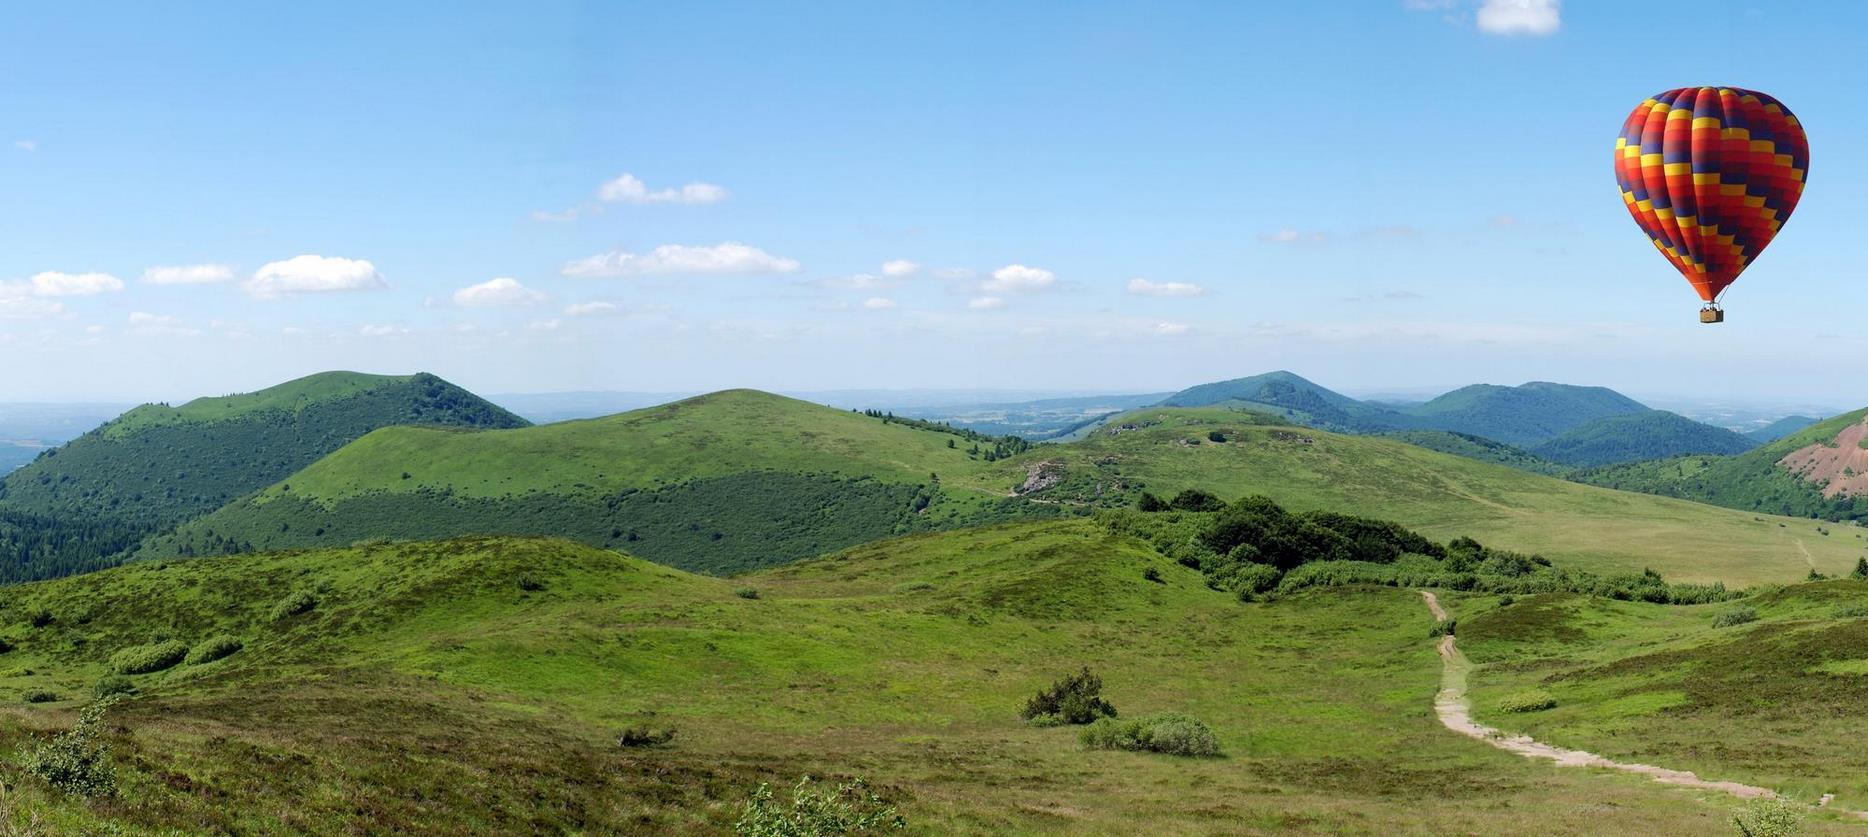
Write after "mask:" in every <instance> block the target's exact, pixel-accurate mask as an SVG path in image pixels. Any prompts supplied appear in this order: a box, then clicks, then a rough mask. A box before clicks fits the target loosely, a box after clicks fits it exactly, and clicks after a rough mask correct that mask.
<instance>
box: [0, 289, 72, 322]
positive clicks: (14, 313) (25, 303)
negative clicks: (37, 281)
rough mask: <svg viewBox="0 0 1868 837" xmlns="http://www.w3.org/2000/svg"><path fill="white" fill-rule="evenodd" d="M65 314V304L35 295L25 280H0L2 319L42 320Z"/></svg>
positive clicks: (0, 314) (0, 313)
mask: <svg viewBox="0 0 1868 837" xmlns="http://www.w3.org/2000/svg"><path fill="white" fill-rule="evenodd" d="M64 315H65V305H64V303H62V302H56V301H53V300H50V299H40V298H38V297H36V296H34V295H33V292H32V286H31V285H29V284H27V283H25V282H0V320H42V319H50V318H53V317H62V316H64Z"/></svg>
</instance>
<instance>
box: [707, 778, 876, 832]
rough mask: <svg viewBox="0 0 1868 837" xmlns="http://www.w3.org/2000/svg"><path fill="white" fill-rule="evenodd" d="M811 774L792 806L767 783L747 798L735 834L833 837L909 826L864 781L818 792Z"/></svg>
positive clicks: (794, 795) (793, 791)
mask: <svg viewBox="0 0 1868 837" xmlns="http://www.w3.org/2000/svg"><path fill="white" fill-rule="evenodd" d="M815 781H816V780H814V779H812V778H811V777H809V776H806V777H804V778H802V779H799V780H798V784H797V785H796V786H794V787H793V788H792V789H791V804H790V805H781V804H779V802H778V800H777V799H775V798H774V794H773V793H772V786H771V785H768V784H765V783H763V782H761V783H760V784H759V787H758V789H756V790H754V791H753V792H752V798H751V799H748V800H746V807H745V809H744V812H743V813H742V814H740V818H739V822H736V823H734V824H733V833H734V834H738V835H741V837H827V836H828V835H835V834H862V833H867V832H875V831H900V830H903V829H905V828H907V827H908V822H907V821H906V820H904V819H902V816H901V814H900V813H898V812H897V811H896V810H895V806H893V805H890V804H888V803H886V802H884V801H883V800H882V798H881V797H879V796H877V795H876V794H875V792H874V791H872V790H870V789H869V785H868V783H866V782H864V781H863V780H862V779H857V780H855V781H851V782H845V783H841V784H838V785H837V787H836V789H834V790H829V789H826V790H815V789H813V787H812V786H813V784H815Z"/></svg>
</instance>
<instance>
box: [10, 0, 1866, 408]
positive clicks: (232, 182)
mask: <svg viewBox="0 0 1868 837" xmlns="http://www.w3.org/2000/svg"><path fill="white" fill-rule="evenodd" d="M385 5H397V6H398V7H399V8H395V9H385V8H383V6H385ZM460 5H462V8H460V9H451V10H446V11H445V12H444V11H441V10H436V9H429V8H425V7H422V6H419V5H418V4H363V3H358V4H346V3H321V4H304V5H302V6H301V7H298V8H290V9H288V8H285V7H278V6H269V7H267V8H259V7H257V6H256V5H255V4H234V3H228V4H194V5H178V6H165V7H164V8H162V9H154V8H148V7H146V6H144V5H133V4H120V5H109V4H107V5H104V6H91V7H86V8H85V9H84V10H82V11H76V10H73V11H62V10H59V9H56V8H50V7H44V6H33V7H19V6H13V7H8V8H6V9H5V10H3V11H0V77H3V78H5V79H7V82H6V83H5V84H4V85H0V229H3V230H4V231H5V237H4V242H5V246H4V247H0V369H4V372H3V373H0V400H57V399H73V398H110V399H145V398H147V399H165V400H178V399H184V398H187V397H192V396H195V395H201V394H215V393H221V392H227V391H235V390H244V389H251V388H255V387H260V386H265V385H268V384H270V383H274V382H277V381H279V380H283V379H285V378H288V377H293V376H296V375H299V374H304V373H308V372H313V371H318V370H322V369H330V368H353V369H365V370H371V371H385V372H406V371H413V370H417V369H422V370H429V371H433V372H436V373H438V374H441V375H443V376H445V377H448V378H450V379H453V380H456V381H457V382H459V383H462V384H464V385H466V386H469V387H471V388H475V389H478V390H481V391H488V392H511V391H547V390H564V389H626V390H663V391H665V390H682V391H690V390H701V389H711V388H718V387H727V386H755V387H761V388H767V389H829V388H890V387H936V388H1017V389H1054V390H1065V389H1075V390H1085V389H1088V390H1160V389H1171V388H1175V387H1179V386H1182V385H1186V384H1190V383H1194V382H1198V381H1203V380H1210V379H1214V378H1221V377H1232V376H1236V375H1243V374H1251V373H1255V372H1260V371H1266V370H1269V369H1274V368H1289V369H1292V370H1295V371H1298V372H1300V373H1302V374H1305V375H1308V376H1310V377H1312V378H1314V379H1316V380H1318V381H1320V382H1322V383H1325V384H1328V385H1333V386H1337V387H1339V388H1342V389H1347V390H1352V391H1354V390H1378V389H1379V390H1398V389H1413V388H1425V387H1434V386H1452V385H1458V384H1464V383H1470V382H1474V381H1490V382H1496V383H1519V382H1522V381H1526V380H1534V379H1543V380H1559V381H1567V382H1575V383H1590V384H1605V385H1610V386H1615V387H1618V388H1621V389H1624V390H1627V391H1629V392H1632V393H1637V394H1652V395H1667V394H1706V395H1725V396H1731V397H1735V398H1746V397H1756V398H1800V399H1813V400H1819V401H1822V402H1825V403H1834V404H1837V405H1845V406H1846V405H1856V404H1860V403H1868V380H1865V379H1863V378H1862V377H1861V376H1859V375H1856V374H1853V366H1854V364H1851V363H1848V362H1847V359H1848V358H1860V357H1863V356H1864V355H1868V334H1864V330H1863V329H1862V328H1861V322H1862V315H1861V313H1860V312H1861V302H1862V294H1861V292H1860V291H1859V290H1858V288H1860V287H1861V284H1860V281H1859V279H1858V274H1859V270H1860V269H1859V267H1858V266H1857V264H1856V259H1854V258H1852V256H1853V247H1852V245H1853V243H1854V240H1855V238H1856V236H1855V235H1853V234H1852V233H1854V230H1853V228H1852V227H1853V226H1854V225H1853V224H1852V223H1851V222H1852V221H1854V220H1855V219H1858V218H1861V217H1863V212H1862V210H1863V206H1862V205H1861V204H1862V203H1863V201H1865V200H1868V188H1864V187H1868V152H1863V151H1861V149H1864V148H1868V119H1864V116H1863V113H1864V111H1863V110H1862V108H1861V106H1860V104H1859V97H1858V96H1857V95H1855V90H1854V85H1855V76H1856V75H1857V74H1858V71H1857V69H1856V54H1857V52H1858V47H1859V44H1860V43H1861V41H1862V39H1863V37H1864V36H1865V35H1868V12H1864V11H1863V10H1861V9H1860V8H1859V7H1858V6H1856V5H1855V4H1840V3H1838V4H1789V3H1772V4H1766V3H1761V2H1740V3H1730V4H1723V3H1717V2H1692V3H1664V2H1656V3H1648V4H1643V6H1642V7H1641V8H1640V9H1638V10H1637V9H1634V8H1632V7H1630V6H1628V5H1627V4H1618V3H1584V2H1579V1H1578V0H1571V2H1568V3H1563V4H1561V5H1560V6H1559V5H1558V4H1557V3H1545V2H1538V1H1537V0H1394V2H1387V0H1369V1H1368V2H1355V3H1331V4H1292V3H1213V4H1146V5H1144V4H1092V3H1056V4H1038V3H1032V4H1004V3H979V4H964V3H940V4H932V3H930V4H908V3H888V4H876V3H850V4H836V3H812V4H796V5H789V6H786V5H781V4H771V3H747V4H655V5H649V4H608V3H532V4H526V6H525V7H524V8H523V9H521V8H520V7H519V6H518V5H517V4H510V5H496V4H490V3H489V4H460ZM1663 32H1664V33H1665V34H1664V35H1662V34H1660V33H1663ZM1702 83H1705V84H1734V85H1739V86H1746V87H1753V88H1757V89H1760V90H1765V91H1768V92H1770V93H1772V94H1773V95H1775V96H1777V97H1778V98H1780V99H1782V100H1783V101H1785V102H1786V103H1787V104H1789V105H1790V107H1792V108H1793V109H1795V110H1796V111H1797V113H1798V115H1799V116H1800V118H1801V119H1802V121H1803V122H1804V124H1805V125H1806V127H1807V129H1808V131H1809V133H1810V137H1811V146H1812V153H1811V157H1812V166H1811V169H1812V172H1811V176H1810V187H1809V189H1808V191H1807V192H1806V193H1805V197H1804V200H1803V203H1802V205H1801V206H1800V207H1799V208H1798V211H1797V214H1796V217H1795V218H1794V219H1793V220H1792V221H1791V222H1790V224H1789V225H1788V227H1787V228H1786V230H1785V232H1784V233H1783V235H1782V236H1780V237H1779V238H1778V240H1777V241H1776V242H1775V243H1774V244H1773V246H1772V247H1771V249H1770V250H1769V251H1768V252H1767V253H1766V254H1765V255H1764V257H1763V258H1762V259H1761V260H1760V261H1759V262H1758V263H1757V265H1756V266H1755V267H1754V268H1753V269H1752V270H1751V271H1750V272H1748V273H1747V274H1746V275H1745V276H1744V277H1743V278H1742V279H1740V281H1739V283H1738V284H1737V285H1736V286H1734V288H1733V289H1732V291H1731V292H1730V293H1729V294H1728V295H1727V297H1726V301H1727V305H1728V309H1729V310H1730V312H1731V315H1730V317H1731V319H1730V321H1729V322H1728V323H1726V324H1724V325H1723V326H1719V327H1702V326H1700V325H1699V324H1698V323H1697V322H1696V321H1695V317H1694V312H1695V310H1696V307H1697V301H1696V297H1695V296H1694V295H1693V293H1692V291H1691V290H1690V289H1689V288H1688V286H1687V285H1686V283H1685V282H1684V280H1682V279H1680V278H1679V277H1678V275H1677V274H1675V273H1674V272H1673V271H1672V269H1671V268H1670V267H1669V266H1668V265H1667V264H1666V263H1665V261H1664V260H1663V259H1662V258H1661V257H1660V256H1659V255H1658V254H1657V253H1655V252H1654V251H1653V248H1652V247H1651V245H1649V244H1648V243H1647V241H1646V239H1645V237H1644V236H1643V235H1642V234H1641V233H1640V232H1639V231H1638V230H1637V229H1636V228H1635V226H1634V224H1633V223H1632V222H1631V221H1630V219H1629V218H1628V217H1627V215H1626V213H1625V212H1624V211H1623V210H1622V208H1621V206H1620V200H1619V197H1618V196H1617V193H1616V189H1615V186H1614V179H1613V175H1612V172H1611V169H1610V156H1609V150H1610V148H1611V146H1612V144H1613V139H1614V136H1615V133H1616V131H1617V129H1618V128H1619V127H1620V124H1621V121H1622V120H1623V118H1625V116H1626V114H1627V113H1628V111H1629V110H1630V109H1631V108H1633V107H1634V105H1635V104H1636V103H1638V102H1639V101H1640V100H1641V99H1642V98H1644V97H1645V96H1647V95H1650V94H1652V93H1655V92H1658V91H1660V90H1663V89H1667V88H1670V87H1678V86H1684V85H1689V84H1702ZM891 264H893V266H892V268H890V269H888V270H885V265H891ZM163 268H171V269H169V270H164V269H163Z"/></svg>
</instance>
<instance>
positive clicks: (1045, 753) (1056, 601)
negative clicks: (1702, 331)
mask: <svg viewBox="0 0 1868 837" xmlns="http://www.w3.org/2000/svg"><path fill="white" fill-rule="evenodd" d="M897 429H899V428H897ZM740 591H744V592H740ZM8 592H9V595H8V597H7V599H6V601H5V603H4V605H5V606H4V608H0V638H4V639H5V640H6V642H7V644H8V645H7V647H8V649H9V650H8V651H6V652H5V654H4V655H3V656H0V662H4V665H5V666H7V667H8V668H7V669H6V671H5V672H4V674H0V692H4V693H6V694H7V696H8V697H12V698H14V700H12V701H10V702H7V703H6V704H4V705H0V748H4V749H6V750H7V751H9V752H11V751H13V750H14V749H15V748H19V747H22V746H30V745H32V744H33V743H34V742H35V741H43V740H45V739H46V738H47V737H48V735H49V732H50V731H51V730H55V729H60V728H64V727H67V726H69V725H70V724H71V723H72V710H73V709H74V708H75V706H76V705H77V704H78V703H79V702H80V700H83V699H88V698H87V697H84V696H88V694H89V693H90V691H91V690H92V688H93V686H94V685H95V684H97V683H99V681H100V680H103V679H104V678H106V677H107V676H108V672H110V671H111V668H112V665H111V661H112V659H113V658H116V657H118V655H120V654H123V653H124V652H126V651H129V650H132V649H146V650H145V651H144V652H143V653H142V654H141V656H142V657H143V658H146V659H156V660H160V659H162V655H161V654H159V653H156V652H158V651H160V650H161V649H160V648H149V646H150V645H151V644H158V643H170V644H172V646H173V647H181V648H193V649H205V648H207V647H208V646H209V645H210V643H209V640H210V639H212V638H215V637H226V638H229V639H232V640H235V641H237V643H238V650H236V651H234V652H233V653H232V654H231V655H229V656H226V657H224V658H223V659H219V660H216V661H212V662H204V663H199V664H190V663H182V664H179V665H175V666H173V667H171V668H167V669H166V670H161V671H156V672H154V673H146V674H136V675H125V676H119V677H116V678H115V679H114V680H112V681H111V682H112V683H113V684H115V685H114V686H113V688H117V689H123V688H128V689H131V690H132V692H131V696H130V697H129V698H128V700H127V701H124V702H120V703H118V704H116V705H115V706H113V707H112V708H110V709H109V714H108V715H107V717H106V722H105V724H104V726H103V728H102V730H101V731H100V733H99V738H98V743H100V744H102V745H104V746H107V747H109V748H110V749H111V750H112V751H114V759H113V760H112V762H113V763H114V765H115V776H116V785H117V793H116V795H115V797H114V798H112V799H106V800H100V801H96V802H86V801H84V800H82V799H79V798H76V797H68V796H63V795H61V794H59V793H57V792H56V791H54V790H52V789H51V788H50V787H49V786H48V785H46V784H45V783H44V782H42V781H41V780H39V779H38V778H35V777H34V776H33V775H31V774H29V773H28V772H26V771H25V770H23V769H21V768H18V767H14V766H9V768H8V769H9V772H8V777H7V783H8V787H7V795H6V797H5V801H4V814H5V816H6V817H8V818H9V820H8V821H9V825H12V824H16V823H25V822H27V821H28V820H31V821H33V822H36V823H37V825H36V826H35V827H36V828H37V829H39V830H40V831H41V832H42V833H151V832H162V831H166V830H169V829H175V830H179V831H182V832H187V833H195V832H208V833H279V832H302V833H410V832H421V833H593V834H611V833H624V834H667V833H684V834H686V833H722V832H725V831H727V830H728V829H729V828H730V827H731V824H732V823H733V822H734V821H735V820H736V819H737V818H738V817H739V816H740V813H741V811H742V806H743V804H744V802H745V801H746V800H747V799H748V798H749V797H750V796H751V794H752V792H753V789H754V788H755V787H756V786H757V785H758V784H759V783H761V782H769V783H771V784H772V785H774V786H776V787H777V788H779V789H780V795H781V798H783V797H784V796H785V795H787V793H788V791H787V789H788V788H789V787H790V786H791V785H792V784H793V783H794V782H796V781H797V779H798V777H799V776H801V775H805V774H809V775H813V776H821V777H829V778H830V779H831V780H833V781H836V780H844V779H847V778H849V777H852V776H862V777H865V778H867V779H868V780H869V781H870V782H871V784H872V786H873V787H874V788H876V790H877V791H878V793H880V794H882V795H883V796H884V797H885V798H886V799H887V800H889V802H890V803H892V804H894V805H895V806H897V807H898V808H899V810H900V811H901V813H902V815H903V816H904V817H905V818H906V819H907V821H908V823H909V825H910V831H909V833H916V834H1005V833H1021V834H1023V833H1097V834H1130V833H1137V832H1141V831H1147V832H1149V833H1162V834H1192V833H1211V832H1213V831H1214V830H1215V829H1216V828H1217V829H1219V830H1223V831H1233V830H1237V831H1241V832H1257V831H1295V832H1300V833H1311V834H1340V833H1406V832H1419V833H1485V834H1543V833H1548V832H1549V826H1550V823H1552V822H1563V821H1568V820H1566V819H1565V818H1567V817H1573V816H1574V815H1575V812H1576V811H1578V810H1587V811H1588V812H1589V826H1590V831H1591V832H1592V833H1598V834H1623V833H1627V834H1654V833H1674V832H1681V831H1689V832H1710V831H1715V830H1719V829H1721V828H1723V827H1724V822H1725V820H1726V818H1727V817H1728V816H1729V811H1730V803H1728V802H1725V801H1722V800H1715V799H1708V798H1702V797H1700V796H1698V795H1695V794H1691V793H1685V792H1680V791H1677V790H1672V789H1668V788H1665V787H1662V786H1659V785H1654V784H1648V783H1640V782H1634V781H1626V780H1617V779H1613V778H1607V777H1603V776H1600V775H1597V774H1593V773H1590V772H1586V771H1580V770H1552V769H1550V768H1549V767H1548V766H1545V765H1543V764H1541V763H1533V762H1530V761H1527V760H1524V759H1520V758H1518V757H1516V756H1513V755H1510V754H1506V753H1503V752H1499V751H1497V750H1495V749H1493V748H1491V747H1489V746H1487V745H1485V744H1483V743H1481V742H1476V741H1472V740H1470V739H1466V738H1463V737H1461V736H1458V735H1454V734H1452V733H1449V732H1448V731H1447V730H1445V729H1443V728H1442V727H1441V726H1440V724H1439V723H1438V722H1437V721H1436V720H1435V718H1434V717H1433V714H1432V711H1431V697H1432V695H1433V693H1434V691H1435V689H1436V688H1438V685H1439V682H1440V665H1439V661H1438V659H1437V658H1436V655H1435V653H1434V650H1433V643H1432V641H1430V640H1428V639H1427V638H1426V637H1427V628H1428V625H1429V623H1430V621H1431V619H1430V617H1429V616H1428V613H1427V610H1426V609H1425V608H1424V607H1423V606H1422V604H1421V600H1420V597H1419V596H1418V595H1416V594H1415V593H1413V592H1411V591H1408V590H1399V589H1392V588H1347V589H1330V590H1320V591H1315V592H1311V593H1301V594H1297V595H1294V596H1291V597H1288V598H1285V599H1281V600H1279V601H1275V602H1269V603H1258V604H1242V603H1240V602H1239V601H1238V600H1237V599H1236V598H1235V597H1234V596H1232V595H1230V594H1227V593H1222V592H1218V591H1215V590H1212V589H1209V588H1208V587H1207V586H1206V585H1205V583H1204V579H1203V578H1202V576H1201V574H1200V573H1199V571H1197V570H1193V569H1189V568H1186V567H1183V566H1180V565H1178V564H1176V563H1174V562H1172V561H1169V560H1167V559H1166V558H1164V557H1162V556H1161V555H1159V554H1157V553H1156V552H1154V551H1153V550H1152V549H1151V548H1148V547H1147V546H1145V545H1143V544H1141V543H1139V542H1136V541H1132V540H1129V539H1126V538H1122V537H1118V536H1115V535H1112V534H1110V533H1109V532H1108V531H1107V530H1106V529H1104V528H1103V527H1101V526H1099V525H1097V524H1096V523H1094V522H1090V521H1065V522H1052V523H1037V524H1018V525H1011V526H1002V527H993V528H986V529H977V530H968V531H963V532H953V533H941V534H933V535H920V536H915V537H910V538H905V539H901V540H894V541H887V542H883V543H878V544H873V545H868V546H864V547H860V548H857V549H852V550H849V551H846V552H842V553H838V554H836V555H834V556H830V557H828V558H825V559H822V560H817V561H809V562H804V563H801V564H796V565H792V566H788V567H785V568H782V569H779V570H774V571H768V572H765V573H761V574H756V575H751V576H745V577H741V578H737V579H715V578H709V577H705V576H696V575H690V574H687V573H683V572H681V571H678V570H675V569H672V568H668V567H664V566H658V565H656V564H651V563H647V562H644V561H640V560H637V559H633V558H630V557H627V556H625V555H622V554H619V553H615V552H609V551H603V550H597V549H592V548H589V547H584V546H580V545H576V544H571V543H566V542H563V541H550V540H534V539H463V540H456V541H449V542H441V543H408V544H395V545H375V546H365V547H358V548H350V549H338V550H329V551H315V552H295V553H281V554H265V555H253V556H241V557H237V558H214V559H203V560H197V561H181V562H159V561H158V562H146V563H138V564H132V565H129V566H125V567H119V568H115V569H110V570H105V571H102V572H98V573H93V574H89V575H85V576H78V577H73V578H65V579H59V580H56V581H50V582H41V583H35V584H28V585H22V586H20V587H16V588H13V589H11V590H9V591H8ZM1450 601H1451V602H1452V605H1453V606H1454V607H1456V608H1457V607H1461V606H1462V604H1461V602H1462V601H1463V600H1460V599H1457V598H1456V597H1450ZM288 604H290V605H291V606H285V605H288ZM215 644H216V645H218V646H220V647H221V648H222V649H223V650H225V649H227V648H231V647H233V644H232V643H228V642H220V643H215ZM1082 666H1089V667H1091V668H1092V669H1093V670H1094V672H1095V673H1096V674H1097V675H1099V676H1100V677H1101V678H1102V680H1103V683H1104V687H1103V695H1104V697H1106V698H1107V699H1108V700H1110V701H1111V702H1113V703H1114V704H1115V705H1116V706H1117V707H1118V709H1119V711H1120V713H1121V716H1122V717H1124V718H1132V717H1141V716H1144V715H1147V714H1149V713H1153V712H1160V711H1177V712H1184V713H1188V714H1191V715H1193V716H1195V717H1197V718H1199V719H1201V720H1203V721H1205V722H1206V723H1208V724H1210V725H1211V727H1212V728H1213V730H1214V732H1215V733H1216V735H1217V737H1218V740H1219V744H1220V746H1221V748H1222V750H1223V752H1224V753H1225V756H1224V757H1222V758H1203V759H1184V758H1174V757H1170V756H1162V755H1151V754H1140V753H1126V752H1106V751H1086V750H1084V749H1083V748H1082V747H1081V746H1080V745H1079V744H1078V742H1077V730H1075V729H1072V728H1062V729H1056V728H1051V729H1046V728H1038V727H1032V726H1027V725H1025V724H1023V723H1021V722H1020V721H1019V717H1018V710H1019V708H1020V706H1022V704H1023V703H1024V701H1025V699H1026V698H1027V697H1029V696H1030V695H1032V694H1033V693H1034V692H1036V691H1038V690H1039V689H1041V688H1043V687H1044V686H1046V685H1047V684H1049V683H1051V682H1052V681H1054V680H1055V679H1057V678H1059V677H1061V676H1063V675H1065V674H1068V673H1071V672H1074V671H1076V670H1077V669H1078V668H1079V667H1082ZM26 694H34V695H35V696H36V698H38V699H43V700H44V701H45V702H34V703H23V702H20V701H19V700H18V697H19V696H22V695H26ZM631 727H649V728H651V729H656V730H664V729H672V730H673V731H674V733H675V735H674V738H673V739H672V741H670V742H668V743H666V744H664V745H662V746H646V747H645V746H636V747H623V746H619V742H618V734H619V733H620V732H621V731H622V730H624V729H627V728H631Z"/></svg>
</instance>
